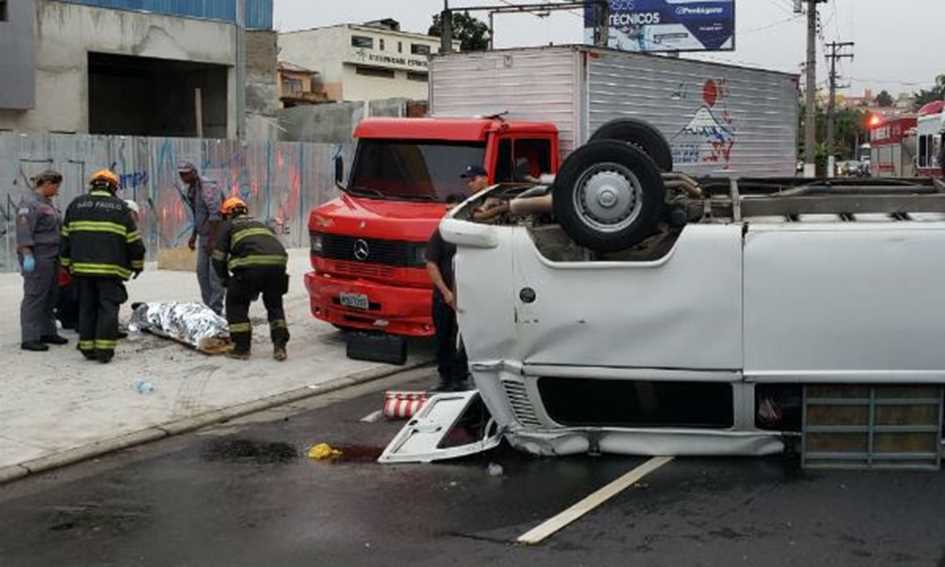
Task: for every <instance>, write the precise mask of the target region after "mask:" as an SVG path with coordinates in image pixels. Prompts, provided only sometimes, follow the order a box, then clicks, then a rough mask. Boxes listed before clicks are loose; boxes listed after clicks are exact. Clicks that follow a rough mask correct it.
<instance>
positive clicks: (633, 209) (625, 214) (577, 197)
mask: <svg viewBox="0 0 945 567" xmlns="http://www.w3.org/2000/svg"><path fill="white" fill-rule="evenodd" d="M577 185H578V190H577V191H575V192H574V205H575V210H576V211H577V212H578V214H579V215H580V217H581V219H582V220H583V221H584V222H585V223H587V224H588V225H589V226H592V227H594V228H595V229H596V230H600V231H604V232H617V231H620V230H623V229H624V228H626V227H628V226H630V225H631V224H632V223H633V222H634V221H635V220H636V218H637V217H638V216H639V215H640V210H641V208H642V207H643V200H642V195H643V189H642V187H641V186H640V181H639V179H637V176H636V175H634V174H633V172H632V171H630V170H629V169H627V168H626V167H624V166H622V165H620V164H617V163H601V164H596V165H595V166H593V167H591V168H588V169H587V170H586V171H585V172H584V173H583V175H581V177H580V179H578V182H577Z"/></svg>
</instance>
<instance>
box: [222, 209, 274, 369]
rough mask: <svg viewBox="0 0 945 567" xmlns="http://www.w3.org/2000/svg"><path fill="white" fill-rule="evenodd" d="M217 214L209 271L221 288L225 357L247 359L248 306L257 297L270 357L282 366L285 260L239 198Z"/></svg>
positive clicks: (270, 234)
mask: <svg viewBox="0 0 945 567" xmlns="http://www.w3.org/2000/svg"><path fill="white" fill-rule="evenodd" d="M221 213H222V214H223V218H224V219H226V221H225V222H224V224H223V227H222V228H221V229H220V232H219V234H218V238H217V241H216V249H215V250H214V251H213V255H212V258H213V269H214V270H215V271H216V273H217V275H219V276H220V280H221V281H222V282H224V285H225V287H226V319H227V322H228V323H229V325H230V337H231V338H232V339H233V348H232V350H231V351H230V352H228V353H227V356H229V357H230V358H235V359H237V360H248V359H249V356H250V345H251V343H252V333H253V328H252V325H250V322H249V305H250V303H252V302H253V301H255V300H256V299H257V298H258V297H259V294H260V293H261V294H262V298H263V304H264V305H265V306H266V312H267V314H268V316H269V333H270V336H271V337H272V345H273V353H272V356H273V358H275V359H276V360H279V361H282V360H285V359H286V343H288V342H289V327H288V325H287V324H286V321H285V311H284V310H283V308H282V296H283V295H285V294H286V293H287V292H288V291H289V275H288V274H287V273H286V262H287V261H288V254H286V251H285V248H284V247H283V246H282V243H281V242H279V239H278V238H276V236H275V234H273V232H272V230H270V229H269V227H267V226H266V225H264V224H263V223H261V222H259V221H257V220H255V219H254V218H252V217H251V216H249V209H248V208H247V206H246V203H245V202H243V200H242V199H240V198H239V197H230V198H229V199H227V200H226V201H224V203H223V207H222V209H221ZM231 274H232V275H231Z"/></svg>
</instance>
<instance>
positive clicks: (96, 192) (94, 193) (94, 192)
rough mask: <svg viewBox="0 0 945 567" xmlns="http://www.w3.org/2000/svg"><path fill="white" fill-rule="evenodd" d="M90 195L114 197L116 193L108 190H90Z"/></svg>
mask: <svg viewBox="0 0 945 567" xmlns="http://www.w3.org/2000/svg"><path fill="white" fill-rule="evenodd" d="M89 195H91V196H93V197H114V195H112V194H111V193H109V192H108V191H89Z"/></svg>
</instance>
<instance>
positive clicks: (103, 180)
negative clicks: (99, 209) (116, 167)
mask: <svg viewBox="0 0 945 567" xmlns="http://www.w3.org/2000/svg"><path fill="white" fill-rule="evenodd" d="M118 184H119V181H118V176H117V175H115V174H114V173H113V172H112V171H111V170H108V169H100V170H98V171H96V172H95V173H93V174H92V177H90V178H89V185H92V186H93V187H94V186H96V185H108V187H109V188H110V189H111V190H112V191H116V190H117V189H118Z"/></svg>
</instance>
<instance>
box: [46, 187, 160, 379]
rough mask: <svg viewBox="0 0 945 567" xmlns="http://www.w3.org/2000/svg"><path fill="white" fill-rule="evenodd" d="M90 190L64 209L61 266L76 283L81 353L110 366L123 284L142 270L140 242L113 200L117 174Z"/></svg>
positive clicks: (125, 210) (126, 211)
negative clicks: (69, 273) (66, 269)
mask: <svg viewBox="0 0 945 567" xmlns="http://www.w3.org/2000/svg"><path fill="white" fill-rule="evenodd" d="M89 184H90V186H91V190H90V191H89V193H88V194H86V195H81V196H79V197H76V198H75V200H73V201H72V203H70V204H69V208H68V209H66V218H65V220H64V223H63V228H62V249H61V253H60V262H61V263H62V265H63V266H65V267H66V268H68V269H69V271H70V272H71V273H72V276H73V278H74V279H75V285H76V289H77V292H78V296H79V351H80V352H81V353H82V354H83V355H84V356H85V358H87V359H89V360H98V361H99V362H102V363H108V362H111V360H112V358H113V357H114V356H115V345H116V344H117V340H118V310H119V308H120V307H121V304H122V303H124V302H125V301H127V299H128V294H127V293H126V292H125V285H124V282H125V281H127V280H128V278H129V277H131V276H132V275H134V277H136V278H137V277H138V275H139V274H140V273H141V271H142V270H144V252H145V250H144V241H143V240H142V239H141V233H139V232H138V227H137V225H136V224H135V222H134V220H133V218H132V216H131V210H129V208H128V205H126V204H125V202H124V201H122V200H121V199H119V198H118V197H116V196H115V192H116V191H117V190H118V185H119V183H118V176H117V175H115V174H114V173H112V172H111V171H109V170H107V169H103V170H101V171H98V172H96V173H95V174H93V175H92V177H91V179H90V181H89Z"/></svg>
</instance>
